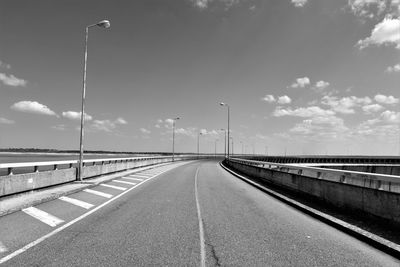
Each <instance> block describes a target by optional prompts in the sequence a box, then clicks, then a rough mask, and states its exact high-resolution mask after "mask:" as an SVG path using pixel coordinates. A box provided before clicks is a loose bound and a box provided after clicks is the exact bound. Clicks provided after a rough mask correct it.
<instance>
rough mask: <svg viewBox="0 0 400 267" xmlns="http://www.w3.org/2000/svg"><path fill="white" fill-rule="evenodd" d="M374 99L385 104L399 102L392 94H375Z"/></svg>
mask: <svg viewBox="0 0 400 267" xmlns="http://www.w3.org/2000/svg"><path fill="white" fill-rule="evenodd" d="M374 99H375V101H376V102H378V103H381V104H387V105H393V104H396V103H399V99H398V98H395V97H393V96H391V95H390V96H385V95H381V94H377V95H376V96H375V97H374Z"/></svg>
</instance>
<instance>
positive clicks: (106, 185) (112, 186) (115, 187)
mask: <svg viewBox="0 0 400 267" xmlns="http://www.w3.org/2000/svg"><path fill="white" fill-rule="evenodd" d="M99 185H101V186H105V187H109V188H114V189H117V190H121V191H124V190H126V189H128V188H126V187H121V186H115V185H110V184H99Z"/></svg>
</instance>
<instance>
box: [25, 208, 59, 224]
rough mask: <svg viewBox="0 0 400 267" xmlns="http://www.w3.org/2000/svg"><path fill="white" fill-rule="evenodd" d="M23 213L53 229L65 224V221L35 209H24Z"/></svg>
mask: <svg viewBox="0 0 400 267" xmlns="http://www.w3.org/2000/svg"><path fill="white" fill-rule="evenodd" d="M22 211H23V212H25V213H26V214H28V215H30V216H32V217H33V218H35V219H38V220H39V221H41V222H42V223H45V224H47V225H50V226H51V227H56V226H57V225H59V224H60V223H63V222H64V221H63V220H61V219H59V218H57V217H55V216H53V215H51V214H49V213H47V212H45V211H43V210H40V209H37V208H35V207H29V208H26V209H23V210H22Z"/></svg>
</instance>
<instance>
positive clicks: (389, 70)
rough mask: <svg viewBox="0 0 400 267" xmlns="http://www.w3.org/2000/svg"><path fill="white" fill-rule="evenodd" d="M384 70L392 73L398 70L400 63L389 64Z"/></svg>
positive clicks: (399, 69) (399, 70)
mask: <svg viewBox="0 0 400 267" xmlns="http://www.w3.org/2000/svg"><path fill="white" fill-rule="evenodd" d="M385 72H388V73H393V72H400V64H396V65H394V66H389V67H387V69H386V70H385Z"/></svg>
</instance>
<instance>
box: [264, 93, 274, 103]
mask: <svg viewBox="0 0 400 267" xmlns="http://www.w3.org/2000/svg"><path fill="white" fill-rule="evenodd" d="M262 100H263V101H265V102H268V103H272V102H275V101H276V100H275V97H274V96H273V95H266V96H264V97H263V98H262Z"/></svg>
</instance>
